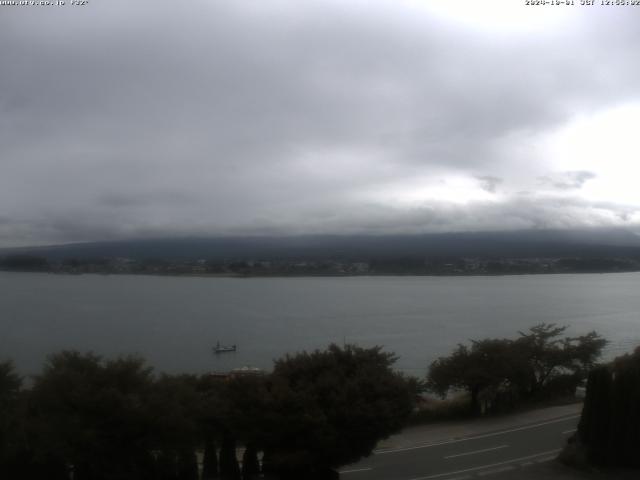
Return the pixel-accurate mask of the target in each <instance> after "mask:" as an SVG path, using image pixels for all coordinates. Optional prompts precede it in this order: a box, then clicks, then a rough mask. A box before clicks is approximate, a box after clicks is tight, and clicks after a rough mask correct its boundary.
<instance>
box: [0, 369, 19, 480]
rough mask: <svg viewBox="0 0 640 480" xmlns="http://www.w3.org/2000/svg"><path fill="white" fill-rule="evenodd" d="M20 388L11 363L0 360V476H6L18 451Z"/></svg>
mask: <svg viewBox="0 0 640 480" xmlns="http://www.w3.org/2000/svg"><path fill="white" fill-rule="evenodd" d="M21 388H22V378H21V377H20V376H19V375H18V374H17V373H16V372H15V369H14V367H13V363H11V362H9V361H6V362H0V477H4V476H5V475H6V476H7V478H8V473H9V472H10V470H9V469H10V468H13V467H11V464H14V463H15V462H16V458H17V456H18V455H19V453H20V448H21V447H20V445H19V443H18V442H17V441H16V440H17V438H16V437H17V436H18V435H19V430H20V427H21V426H20V424H19V421H18V413H19V407H20V405H19V400H20V393H21ZM3 473H4V475H2V474H3Z"/></svg>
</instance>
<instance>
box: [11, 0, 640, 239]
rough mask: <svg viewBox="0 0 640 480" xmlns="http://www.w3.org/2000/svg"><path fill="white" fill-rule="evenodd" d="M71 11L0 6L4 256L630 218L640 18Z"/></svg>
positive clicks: (501, 4)
mask: <svg viewBox="0 0 640 480" xmlns="http://www.w3.org/2000/svg"><path fill="white" fill-rule="evenodd" d="M70 3H71V2H70V0H67V5H66V6H64V7H55V6H48V7H43V6H40V7H38V6H0V80H1V82H0V246H14V245H33V244H47V243H63V242H76V241H91V240H108V239H116V238H137V237H159V236H173V235H180V236H182V235H210V234H211V235H229V234H234V235H235V234H251V235H255V234H269V235H273V234H277V235H279V234H301V233H311V234H313V233H355V232H357V233H376V234H380V233H399V232H403V233H405V232H412V233H414V232H445V231H467V230H496V229H514V228H515V229H522V228H572V227H583V226H600V225H602V226H613V225H616V226H628V227H630V228H632V229H634V230H636V229H638V228H637V227H638V225H639V224H640V188H638V185H637V184H638V182H639V181H640V161H639V160H640V156H639V154H640V81H639V79H640V53H639V52H640V50H639V49H638V45H640V29H639V28H638V25H639V24H640V7H631V6H627V7H602V6H593V7H580V6H578V5H575V6H574V7H565V6H537V7H532V6H525V5H524V0H523V1H517V0H507V1H493V2H492V1H488V0H485V1H482V2H478V1H477V0H468V1H466V0H445V1H442V2H441V1H437V0H431V1H428V0H423V1H420V0H377V1H371V0H367V1H364V0H349V1H345V0H322V1H320V0H318V1H315V0H304V1H300V0H290V1H284V0H282V1H281V0H224V1H222V0H190V1H188V2H181V1H168V0H127V1H124V0H90V1H89V4H88V5H87V6H83V7H80V6H71V5H70ZM576 3H578V4H579V3H580V2H579V0H576Z"/></svg>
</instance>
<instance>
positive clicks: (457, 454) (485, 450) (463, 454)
mask: <svg viewBox="0 0 640 480" xmlns="http://www.w3.org/2000/svg"><path fill="white" fill-rule="evenodd" d="M508 446H509V445H500V446H499V447H491V448H483V449H482V450H474V451H473V452H465V453H456V454H455V455H448V456H446V457H444V458H457V457H464V456H467V455H474V454H476V453H483V452H491V451H492V450H500V449H501V448H507V447H508Z"/></svg>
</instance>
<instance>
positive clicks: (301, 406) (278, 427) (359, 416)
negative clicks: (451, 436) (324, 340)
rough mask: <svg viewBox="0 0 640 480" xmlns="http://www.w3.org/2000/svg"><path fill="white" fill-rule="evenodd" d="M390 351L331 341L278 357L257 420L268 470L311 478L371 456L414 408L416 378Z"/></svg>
mask: <svg viewBox="0 0 640 480" xmlns="http://www.w3.org/2000/svg"><path fill="white" fill-rule="evenodd" d="M394 362H395V357H394V356H393V355H392V354H389V353H384V352H382V350H381V348H380V347H374V348H370V349H363V348H358V347H355V346H353V345H346V346H345V347H344V348H340V347H338V346H336V345H331V346H329V348H328V349H327V350H325V351H317V350H316V351H315V352H313V353H306V352H304V353H300V354H297V355H294V356H289V355H287V356H286V357H284V358H282V359H280V360H277V361H276V362H275V367H274V370H273V374H272V375H271V377H270V379H269V385H268V391H269V395H268V401H269V404H268V405H267V407H266V408H265V411H264V414H263V417H262V419H261V421H260V423H261V425H262V428H263V432H264V436H263V438H262V439H261V440H262V442H261V446H262V448H263V449H264V458H263V465H264V467H265V469H267V470H271V471H276V472H278V474H279V475H280V476H281V477H283V478H309V479H310V478H314V475H315V476H318V477H319V476H321V475H324V474H328V472H329V471H330V469H332V468H336V467H338V466H340V465H344V464H347V463H351V462H354V461H356V460H358V459H360V458H361V457H363V456H366V455H369V454H370V453H371V451H372V450H373V448H374V447H375V445H376V444H377V442H378V441H379V440H381V439H383V438H386V437H387V436H389V435H390V434H392V433H394V432H396V431H398V430H399V429H401V428H402V427H403V426H404V423H405V421H406V419H407V417H408V415H409V414H410V412H411V411H412V408H413V406H414V401H415V397H416V382H414V381H411V380H409V379H407V378H405V377H404V376H402V375H401V374H399V373H396V372H394V371H393V370H392V369H391V366H392V365H393V363H394Z"/></svg>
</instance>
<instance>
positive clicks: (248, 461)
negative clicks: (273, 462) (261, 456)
mask: <svg viewBox="0 0 640 480" xmlns="http://www.w3.org/2000/svg"><path fill="white" fill-rule="evenodd" d="M259 474H260V462H259V461H258V451H257V449H256V447H255V446H254V445H252V444H249V445H247V446H246V448H245V450H244V454H243V455H242V480H253V479H255V478H258V475H259Z"/></svg>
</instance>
